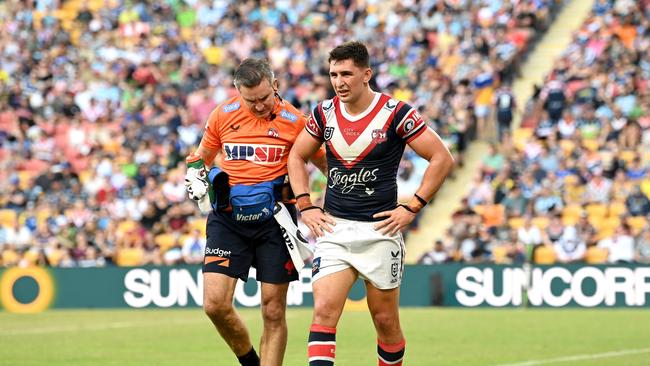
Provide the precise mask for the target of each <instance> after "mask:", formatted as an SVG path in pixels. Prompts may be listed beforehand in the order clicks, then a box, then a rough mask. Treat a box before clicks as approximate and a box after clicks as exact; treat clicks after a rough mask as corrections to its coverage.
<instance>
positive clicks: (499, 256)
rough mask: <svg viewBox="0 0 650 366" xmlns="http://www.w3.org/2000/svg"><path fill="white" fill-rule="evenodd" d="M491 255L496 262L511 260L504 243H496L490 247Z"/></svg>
mask: <svg viewBox="0 0 650 366" xmlns="http://www.w3.org/2000/svg"><path fill="white" fill-rule="evenodd" d="M492 257H493V258H494V263H496V264H507V263H510V262H511V260H510V258H508V248H507V247H506V246H505V245H497V246H495V247H494V248H493V249H492Z"/></svg>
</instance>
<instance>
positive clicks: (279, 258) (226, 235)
mask: <svg viewBox="0 0 650 366" xmlns="http://www.w3.org/2000/svg"><path fill="white" fill-rule="evenodd" d="M287 208H288V209H289V212H290V213H291V215H292V217H293V218H294V220H295V216H296V215H295V212H296V211H295V207H294V206H292V205H287ZM206 231H207V243H206V247H205V257H204V260H203V272H216V273H223V274H225V275H227V276H229V277H233V278H240V279H242V280H244V281H246V280H248V271H249V269H250V267H251V266H253V267H255V268H256V269H257V280H258V281H261V282H266V283H287V282H291V281H294V280H297V279H298V272H297V271H296V269H295V267H294V265H293V262H292V261H291V257H290V256H289V252H288V251H287V247H286V244H285V243H284V238H283V237H282V232H281V231H280V226H279V225H278V223H277V222H276V221H275V220H274V219H272V218H271V219H270V220H268V221H266V222H263V223H257V224H242V223H239V222H236V221H234V220H233V219H232V218H231V217H230V216H229V214H224V213H221V212H216V213H215V212H214V211H213V212H210V215H209V216H208V221H207V228H206Z"/></svg>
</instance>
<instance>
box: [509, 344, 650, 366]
mask: <svg viewBox="0 0 650 366" xmlns="http://www.w3.org/2000/svg"><path fill="white" fill-rule="evenodd" d="M639 353H650V348H639V349H625V350H621V351H614V352H605V353H593V354H585V355H575V356H565V357H557V358H547V359H545V360H532V361H526V362H518V363H508V364H502V365H497V366H535V365H544V364H547V363H554V362H570V361H581V360H597V359H601V358H609V357H620V356H627V355H635V354H639Z"/></svg>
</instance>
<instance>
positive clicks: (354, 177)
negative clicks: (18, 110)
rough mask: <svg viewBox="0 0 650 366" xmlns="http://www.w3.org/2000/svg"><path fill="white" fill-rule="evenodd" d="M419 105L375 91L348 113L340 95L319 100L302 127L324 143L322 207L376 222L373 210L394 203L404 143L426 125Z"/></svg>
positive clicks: (339, 213) (377, 210)
mask: <svg viewBox="0 0 650 366" xmlns="http://www.w3.org/2000/svg"><path fill="white" fill-rule="evenodd" d="M426 128H427V126H426V124H425V123H424V121H423V120H422V118H421V117H420V115H419V113H418V112H417V110H415V109H414V108H413V107H411V106H410V105H408V104H406V103H403V102H400V101H398V100H395V99H392V98H391V97H390V96H388V95H386V94H381V93H375V99H374V100H373V102H372V103H371V104H370V106H369V107H368V109H366V111H364V112H363V113H361V114H359V115H356V116H351V115H349V114H348V113H347V112H346V111H345V109H344V107H343V105H342V104H341V103H340V101H339V98H338V97H334V98H333V99H328V100H325V101H323V102H321V103H319V104H318V105H317V106H316V107H315V108H314V110H313V111H312V113H311V115H310V117H309V120H308V121H307V124H306V125H305V129H306V130H307V132H309V133H310V134H311V135H312V136H314V137H315V138H317V139H319V140H320V141H324V142H325V148H326V156H327V167H328V170H329V171H328V176H327V191H326V192H327V193H326V194H325V207H324V208H325V211H327V212H329V213H331V214H332V215H334V216H336V217H340V218H344V219H348V220H359V221H375V220H377V219H374V218H373V217H372V215H373V214H375V213H378V212H381V211H386V210H392V209H394V208H395V206H396V204H397V180H396V176H397V168H398V166H399V162H400V159H401V158H402V153H403V152H404V148H405V146H406V144H407V143H408V142H409V141H411V140H412V139H414V138H416V137H417V136H419V135H420V134H421V133H422V132H424V131H425V130H426Z"/></svg>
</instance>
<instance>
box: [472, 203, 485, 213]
mask: <svg viewBox="0 0 650 366" xmlns="http://www.w3.org/2000/svg"><path fill="white" fill-rule="evenodd" d="M472 210H474V212H476V213H477V214H479V215H483V212H485V205H476V206H474V207H472Z"/></svg>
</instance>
